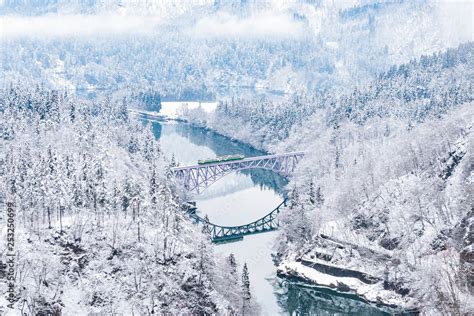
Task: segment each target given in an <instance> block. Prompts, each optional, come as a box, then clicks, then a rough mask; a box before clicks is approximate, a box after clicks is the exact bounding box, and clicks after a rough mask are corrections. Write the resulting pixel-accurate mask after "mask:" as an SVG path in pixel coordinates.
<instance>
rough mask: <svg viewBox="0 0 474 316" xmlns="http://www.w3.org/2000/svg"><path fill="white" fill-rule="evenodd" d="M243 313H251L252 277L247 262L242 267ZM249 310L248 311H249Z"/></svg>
mask: <svg viewBox="0 0 474 316" xmlns="http://www.w3.org/2000/svg"><path fill="white" fill-rule="evenodd" d="M241 286H242V315H246V314H248V313H250V299H251V298H252V295H251V293H250V278H249V271H248V269H247V263H244V267H243V269H242V284H241ZM247 312H248V313H247Z"/></svg>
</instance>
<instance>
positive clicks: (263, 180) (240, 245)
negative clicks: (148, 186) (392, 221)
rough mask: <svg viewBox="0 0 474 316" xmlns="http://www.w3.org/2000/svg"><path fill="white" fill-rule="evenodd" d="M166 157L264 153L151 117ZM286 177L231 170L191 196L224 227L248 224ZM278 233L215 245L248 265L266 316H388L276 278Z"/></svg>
mask: <svg viewBox="0 0 474 316" xmlns="http://www.w3.org/2000/svg"><path fill="white" fill-rule="evenodd" d="M150 122H151V124H152V128H153V132H154V134H155V136H156V137H157V138H158V139H159V140H160V143H161V148H162V150H163V152H164V153H165V155H166V156H167V157H168V158H170V159H171V157H172V156H174V158H175V160H176V161H177V162H178V163H179V164H180V165H190V164H196V162H197V160H198V159H204V158H209V157H215V156H222V155H229V154H244V155H245V156H247V157H249V156H258V155H264V154H265V153H264V152H262V151H259V150H256V149H254V148H252V147H250V146H248V145H246V144H242V143H240V142H236V141H233V140H231V139H229V138H227V137H224V136H222V135H219V134H217V133H215V132H212V131H209V130H206V129H203V128H198V127H194V126H191V125H189V124H187V123H183V122H176V121H153V120H150ZM286 184H287V181H286V179H284V178H282V177H281V176H279V175H277V174H275V173H273V172H271V171H266V170H252V171H245V172H242V173H234V174H230V175H228V176H226V177H224V178H222V179H220V180H219V181H217V182H216V183H215V184H213V185H212V186H210V187H209V188H208V189H207V190H205V191H204V192H202V193H201V194H200V195H198V196H195V197H193V200H195V201H196V203H197V207H198V212H199V213H200V215H201V216H204V215H206V214H207V215H208V216H209V219H210V221H211V222H213V223H216V224H221V225H228V226H234V225H240V224H246V223H249V222H251V221H254V220H256V219H259V218H260V217H262V216H264V215H266V214H267V213H269V212H270V211H271V210H273V209H274V208H275V207H276V206H277V205H278V204H279V203H281V201H282V199H283V197H284V195H285V192H284V187H285V185H286ZM277 234H278V232H276V231H274V232H268V233H263V234H257V235H251V236H246V237H244V239H243V240H242V241H238V242H232V243H227V244H219V245H215V252H216V253H220V254H223V255H225V256H228V255H229V254H230V253H233V254H234V255H235V257H236V259H237V262H238V263H239V264H240V265H243V264H244V263H247V265H248V269H249V273H250V283H251V288H252V291H253V294H254V295H255V296H256V298H257V300H258V302H259V304H260V305H261V308H262V313H263V314H264V315H288V314H295V313H298V314H301V315H316V314H317V315H345V314H351V315H353V314H354V313H355V314H361V315H362V314H363V315H384V313H382V312H380V311H379V310H377V309H375V308H373V307H372V306H370V305H367V304H364V303H362V302H360V301H357V300H354V299H353V298H351V297H346V296H341V295H335V294H334V293H333V292H331V291H327V290H322V289H318V288H315V287H308V286H307V285H302V284H297V283H294V282H289V281H287V280H282V279H279V278H277V277H276V267H275V265H274V264H273V262H272V257H271V253H272V249H273V244H274V242H275V238H276V237H277Z"/></svg>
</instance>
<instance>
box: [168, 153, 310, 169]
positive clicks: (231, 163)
mask: <svg viewBox="0 0 474 316" xmlns="http://www.w3.org/2000/svg"><path fill="white" fill-rule="evenodd" d="M303 155H304V152H302V151H295V152H289V153H284V154H276V155H265V156H256V157H247V158H244V159H240V160H232V161H222V162H213V163H206V164H202V165H199V164H197V165H191V166H183V167H173V168H172V170H173V171H180V170H189V169H196V168H204V167H209V166H222V165H233V164H238V163H243V162H249V161H259V160H269V159H273V158H280V157H288V156H303Z"/></svg>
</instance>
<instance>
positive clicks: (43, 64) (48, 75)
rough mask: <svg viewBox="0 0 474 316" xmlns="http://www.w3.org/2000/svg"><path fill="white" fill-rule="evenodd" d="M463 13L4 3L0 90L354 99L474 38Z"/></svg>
mask: <svg viewBox="0 0 474 316" xmlns="http://www.w3.org/2000/svg"><path fill="white" fill-rule="evenodd" d="M469 8H470V7H469V6H467V9H469ZM448 9H449V10H448ZM468 11H469V10H467V11H466V12H468ZM459 14H464V13H463V6H462V5H452V6H448V5H447V4H444V3H438V2H434V1H428V0H419V1H399V0H397V1H352V2H350V1H349V2H346V1H344V3H343V4H341V3H340V2H333V1H310V0H301V1H278V0H269V1H253V0H252V1H250V0H249V1H244V0H240V1H221V0H215V1H211V0H202V1H201V0H200V1H139V2H136V1H105V2H102V1H80V2H77V1H44V2H41V3H39V2H38V1H20V0H7V1H3V3H2V4H1V5H0V19H2V21H4V24H5V25H7V27H6V28H4V31H3V33H2V47H1V49H2V51H1V54H2V56H3V60H4V62H3V63H2V65H1V69H2V72H3V76H2V77H0V84H3V85H5V84H8V83H9V82H10V81H12V80H22V81H28V80H29V79H31V78H32V75H33V76H34V77H35V78H41V79H42V80H43V81H44V82H47V83H48V85H50V86H51V87H63V88H64V87H66V88H71V89H79V90H81V91H82V90H90V89H92V90H95V89H97V88H100V89H112V90H118V89H121V88H128V89H130V88H137V89H144V88H149V87H152V88H154V89H156V90H160V92H161V94H162V95H163V96H169V97H176V98H187V99H189V98H194V99H204V98H209V97H211V98H215V97H216V96H228V95H241V94H242V93H244V92H250V93H253V94H255V93H256V92H259V91H260V92H262V91H263V92H264V93H276V94H282V93H290V94H291V93H294V92H297V91H299V92H306V93H319V92H322V91H340V92H347V87H350V86H353V85H354V84H364V83H366V82H368V81H370V80H372V79H373V78H374V74H376V73H380V72H382V71H386V70H388V68H389V66H390V65H392V64H400V63H405V62H409V61H410V60H411V59H413V58H417V57H419V56H420V55H422V54H425V55H426V54H430V53H432V52H435V51H439V50H443V49H446V48H448V47H454V46H457V45H458V44H459V43H461V42H464V41H466V40H470V39H472V33H469V32H468V31H467V32H463V31H462V30H464V29H467V30H468V28H461V27H458V26H459V25H457V24H456V25H454V24H455V23H461V24H462V23H469V20H464V19H458V20H456V19H455V17H456V15H459ZM31 16H34V18H33V17H31ZM29 19H31V20H29ZM463 21H465V22H463ZM466 21H467V22H466ZM455 26H456V27H455ZM461 26H462V25H461ZM453 30H456V31H453ZM459 30H461V31H459Z"/></svg>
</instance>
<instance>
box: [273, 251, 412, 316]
mask: <svg viewBox="0 0 474 316" xmlns="http://www.w3.org/2000/svg"><path fill="white" fill-rule="evenodd" d="M315 263H316V262H315ZM319 264H321V263H319ZM338 268H339V269H341V270H344V268H343V267H338ZM277 275H278V276H279V277H284V278H286V279H288V280H296V281H300V282H304V283H306V284H308V285H313V286H316V287H322V288H326V289H330V290H333V291H335V292H337V293H343V294H350V295H354V297H357V298H360V299H361V300H363V301H365V302H366V303H368V304H371V305H374V306H376V307H377V308H381V309H384V310H389V311H391V312H402V311H405V312H406V311H410V312H411V311H416V307H417V306H416V302H415V300H413V299H406V298H404V297H402V296H401V295H399V294H397V293H394V292H393V291H391V290H385V289H384V288H383V281H379V282H376V283H372V284H369V283H366V282H363V281H362V280H360V279H359V278H356V277H341V276H334V275H331V274H328V273H322V272H320V271H318V270H317V269H315V268H312V267H310V266H308V265H304V264H303V263H302V262H301V261H299V262H298V261H293V260H285V261H283V262H281V263H280V264H279V266H278V268H277Z"/></svg>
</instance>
